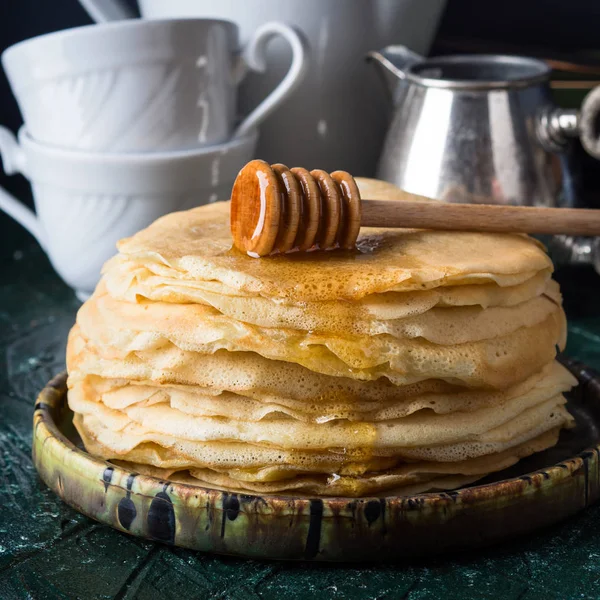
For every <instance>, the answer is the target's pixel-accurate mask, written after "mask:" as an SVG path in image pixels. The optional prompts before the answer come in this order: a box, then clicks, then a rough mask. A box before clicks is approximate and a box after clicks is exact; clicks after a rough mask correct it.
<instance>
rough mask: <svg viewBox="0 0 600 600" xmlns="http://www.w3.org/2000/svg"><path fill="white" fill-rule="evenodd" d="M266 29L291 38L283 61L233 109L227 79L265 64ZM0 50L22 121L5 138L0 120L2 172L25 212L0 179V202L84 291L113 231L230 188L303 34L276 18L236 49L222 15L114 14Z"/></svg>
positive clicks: (301, 55) (298, 58)
mask: <svg viewBox="0 0 600 600" xmlns="http://www.w3.org/2000/svg"><path fill="white" fill-rule="evenodd" d="M276 36H280V37H282V38H284V39H285V40H286V41H287V42H288V43H289V45H290V47H291V49H292V54H293V60H292V64H291V66H290V69H289V71H288V73H287V74H286V76H285V77H284V78H283V80H282V81H281V82H280V83H279V85H278V86H277V87H276V88H275V89H274V90H273V91H272V92H271V93H270V94H269V95H268V97H267V98H266V99H264V100H263V101H262V102H261V104H260V105H259V106H258V107H257V108H256V109H254V110H253V111H252V112H251V114H250V115H248V116H247V117H245V119H243V120H242V122H241V123H238V122H237V120H236V104H237V97H236V95H237V86H238V84H239V83H240V81H241V80H242V79H243V77H244V76H245V74H246V73H247V72H248V71H250V70H254V71H261V72H262V71H264V69H265V49H266V46H267V44H268V42H269V40H270V39H271V38H273V37H276ZM2 64H3V66H4V70H5V72H6V74H7V77H8V79H9V82H10V85H11V87H12V90H13V93H14V95H15V97H16V99H17V102H18V104H19V107H20V109H21V112H22V114H23V119H24V125H23V127H22V129H21V131H20V132H19V136H18V140H17V139H16V138H15V136H14V135H13V134H12V132H10V131H9V130H7V129H5V128H3V127H0V155H1V157H2V163H3V167H4V171H5V172H6V173H7V174H12V173H17V172H19V173H22V174H23V175H25V176H26V177H27V178H28V179H29V180H30V182H31V185H32V189H33V195H34V201H35V209H36V214H34V213H33V212H32V211H30V210H29V209H28V208H26V207H25V206H24V205H23V204H22V203H20V202H19V201H18V200H16V199H15V198H13V197H12V196H11V195H10V194H8V193H7V192H6V191H5V190H2V189H1V188H0V208H1V209H3V210H4V211H5V212H6V213H8V214H9V215H10V216H12V217H13V218H14V219H15V220H17V221H18V222H19V223H21V225H23V226H24V227H26V228H27V229H28V230H29V231H30V232H31V233H32V234H33V235H34V236H35V237H36V238H37V240H38V241H39V243H40V244H41V246H42V247H43V248H44V250H45V251H46V252H47V253H48V256H49V258H50V260H51V262H52V264H53V266H54V268H55V269H56V271H57V272H58V273H59V275H61V277H62V278H63V279H64V280H65V281H66V282H67V283H68V284H69V285H70V286H71V287H73V288H74V289H75V292H76V294H77V295H78V297H79V298H81V299H85V298H86V297H87V296H89V294H90V293H91V292H92V291H93V289H94V287H95V285H96V283H97V281H98V279H99V276H100V269H101V266H102V264H103V263H104V261H105V260H106V259H108V258H109V257H110V256H111V255H113V254H114V252H115V244H116V242H117V241H118V240H119V239H120V238H122V237H127V236H129V235H132V234H133V233H135V232H136V231H138V230H139V229H141V228H143V227H146V226H147V225H149V224H150V223H151V222H152V221H154V220H155V219H156V218H158V217H159V216H161V215H163V214H166V213H168V212H172V211H174V210H183V209H186V208H191V207H193V206H199V205H201V204H206V203H208V202H213V201H215V200H222V199H226V198H228V197H229V193H230V191H231V186H232V184H233V181H234V179H235V176H236V175H237V173H238V171H239V169H240V168H241V167H242V166H243V165H244V164H245V163H246V162H248V161H249V160H250V159H252V158H253V153H254V149H255V146H256V140H257V135H258V133H257V127H258V126H259V124H260V123H261V121H262V120H263V119H264V118H265V117H266V116H268V115H269V114H270V113H271V112H272V111H273V110H275V109H276V108H277V106H278V105H279V104H280V103H281V102H282V101H283V100H284V99H285V98H286V97H287V96H288V95H289V94H291V93H292V92H293V90H294V89H295V87H296V86H297V85H298V84H299V83H300V81H301V79H302V76H303V74H304V70H305V64H306V44H305V42H304V41H303V39H302V38H301V37H300V36H299V35H298V33H297V32H296V31H294V30H293V29H292V28H290V27H288V26H287V25H284V24H282V23H276V22H272V23H266V24H265V25H263V26H262V27H260V28H258V29H257V30H256V32H255V33H254V35H253V37H252V38H251V40H250V42H249V43H248V44H247V45H246V47H245V48H243V49H241V50H240V49H239V46H238V30H237V26H236V25H235V24H234V23H231V22H228V21H221V20H212V19H186V20H165V21H140V20H127V21H120V22H115V23H105V24H98V25H91V26H87V27H78V28H75V29H68V30H65V31H60V32H56V33H51V34H47V35H43V36H39V37H36V38H32V39H30V40H26V41H24V42H20V43H18V44H15V45H14V46H11V47H10V48H8V49H7V50H5V51H4V53H3V54H2Z"/></svg>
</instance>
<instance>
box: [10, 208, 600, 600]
mask: <svg viewBox="0 0 600 600" xmlns="http://www.w3.org/2000/svg"><path fill="white" fill-rule="evenodd" d="M3 224H4V225H6V227H0V240H1V243H2V246H0V599H2V600H13V599H25V598H34V599H43V600H46V599H50V600H53V599H59V598H60V599H71V598H83V599H86V600H88V599H101V598H102V599H112V598H115V599H117V598H119V599H132V598H138V599H140V600H154V599H157V600H170V599H171V598H173V599H177V600H181V599H188V598H202V599H204V598H214V599H217V598H223V599H238V598H239V599H244V600H252V599H259V598H263V599H271V598H273V599H277V600H287V599H292V598H305V597H310V598H311V599H321V598H322V599H328V600H329V599H335V598H361V599H372V600H375V599H384V598H389V599H393V598H404V599H410V600H416V599H436V598H444V599H445V600H453V599H455V598H456V599H463V598H482V599H483V598H490V599H494V600H501V599H505V598H506V599H514V600H517V599H519V600H542V599H544V600H547V599H560V600H567V599H571V598H573V599H574V598H590V599H592V598H594V599H595V598H599V597H600V506H595V507H592V508H590V509H588V510H587V511H585V512H584V513H582V514H579V515H577V516H575V517H573V518H571V519H570V520H568V521H567V522H565V523H562V524H560V525H557V526H554V527H552V528H550V529H547V530H545V531H542V532H540V533H538V534H536V535H533V536H531V537H529V538H527V539H520V540H516V541H512V542H509V543H505V544H503V545H501V546H496V547H494V548H489V549H485V550H479V551H477V552H469V553H456V554H453V555H451V556H446V557H440V558H436V559H434V560H420V561H418V562H414V563H404V564H400V565H384V566H352V565H324V564H309V563H283V562H281V563H278V562H260V561H254V560H253V561H250V560H240V559H233V558H222V557H217V556H210V555H205V554H202V553H198V552H190V551H186V550H182V549H179V548H170V547H167V546H164V545H161V544H156V543H151V542H145V541H142V540H139V539H135V538H132V537H129V536H127V535H125V534H123V533H120V532H118V531H115V530H113V529H110V528H109V527H106V526H104V525H100V524H98V523H96V522H95V521H92V520H91V519H88V518H87V517H84V516H83V515H80V514H79V513H77V512H76V511H75V510H73V509H71V508H69V507H68V506H66V505H65V504H63V503H62V502H61V501H60V500H59V499H58V498H57V497H55V495H54V494H53V493H52V492H50V491H49V490H48V489H47V488H46V487H45V485H44V484H43V483H41V481H40V480H39V479H38V478H37V476H36V472H35V469H34V467H33V464H32V462H31V458H30V447H31V421H32V413H33V402H34V399H35V397H36V395H37V392H38V391H39V390H40V389H41V388H42V387H43V386H44V384H45V383H46V381H47V380H48V379H50V377H51V376H52V375H54V374H55V373H57V372H59V371H61V370H62V369H63V368H64V348H65V340H66V335H67V332H68V330H69V328H70V326H71V324H72V323H73V320H74V316H75V313H76V311H77V308H78V306H79V302H78V301H77V300H76V299H75V297H74V295H73V293H72V292H71V291H70V290H69V288H67V287H66V286H65V284H63V283H62V282H61V281H60V279H59V278H58V276H57V275H56V274H55V273H54V271H53V270H52V267H51V266H50V264H49V262H48V261H47V259H46V258H45V256H44V254H43V253H42V251H41V250H40V248H39V247H38V246H37V245H36V244H35V243H34V242H32V241H31V240H30V239H29V238H27V237H25V236H24V235H21V234H20V233H18V232H17V233H16V234H15V233H14V230H15V228H16V226H14V225H12V223H10V222H8V223H7V222H6V221H5V222H4V223H2V220H1V219H0V225H3ZM7 228H9V229H7ZM2 233H6V235H4V236H2V235H1V234H2ZM557 278H558V279H559V281H560V282H561V284H562V286H563V293H564V294H565V306H566V309H567V313H568V315H569V317H570V326H569V345H568V348H567V353H568V354H569V355H570V356H573V357H575V358H578V359H579V360H583V361H585V362H587V363H588V364H589V365H590V366H593V367H596V368H600V317H599V315H600V310H599V309H598V308H599V307H598V300H597V299H598V297H599V292H600V277H598V276H597V275H595V274H594V273H593V272H591V270H587V269H583V268H582V269H577V270H574V269H568V270H563V271H562V272H560V271H559V272H558V274H557ZM567 292H568V293H567ZM440 534H441V535H443V532H440Z"/></svg>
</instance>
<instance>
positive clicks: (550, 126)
mask: <svg viewBox="0 0 600 600" xmlns="http://www.w3.org/2000/svg"><path fill="white" fill-rule="evenodd" d="M538 134H539V138H540V142H541V143H542V146H544V147H545V148H546V149H547V150H550V151H551V152H561V151H562V150H564V147H565V144H566V143H567V142H568V140H569V139H570V138H576V137H579V139H580V140H581V145H582V146H583V147H584V149H585V151H586V152H587V153H588V154H589V155H590V156H592V157H593V158H596V159H598V160H600V86H598V87H595V88H594V89H593V90H591V91H590V92H589V93H588V95H587V96H586V97H585V98H584V99H583V103H582V105H581V110H579V111H578V110H575V109H565V108H556V107H551V108H550V109H546V110H544V111H543V112H542V113H541V114H540V118H539V121H538Z"/></svg>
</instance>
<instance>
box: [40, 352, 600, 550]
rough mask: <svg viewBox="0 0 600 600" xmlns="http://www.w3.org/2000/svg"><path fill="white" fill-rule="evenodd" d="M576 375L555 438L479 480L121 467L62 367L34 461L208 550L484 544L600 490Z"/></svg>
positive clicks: (121, 523)
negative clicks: (350, 485)
mask: <svg viewBox="0 0 600 600" xmlns="http://www.w3.org/2000/svg"><path fill="white" fill-rule="evenodd" d="M563 362H564V364H565V365H566V366H567V367H569V369H571V371H572V372H573V373H574V374H575V375H576V376H577V378H578V380H579V382H580V383H579V386H578V387H577V388H576V389H575V390H573V391H572V392H571V393H570V394H569V395H568V398H569V403H568V407H569V410H570V411H571V412H572V414H573V415H574V416H575V418H576V421H577V427H576V428H575V429H572V430H570V431H564V432H563V433H562V434H561V437H560V440H559V443H558V445H557V446H555V447H554V448H551V449H549V450H546V451H544V452H541V453H539V454H537V455H535V456H532V457H529V458H527V459H524V460H522V461H521V462H519V463H518V464H517V465H515V466H514V467H511V468H510V469H507V470H505V471H502V472H501V473H496V474H494V475H493V476H490V477H488V478H486V479H484V480H481V481H480V482H478V484H477V485H473V486H469V487H465V488H462V489H460V490H456V491H451V492H442V493H430V494H419V495H416V496H402V497H397V496H391V497H386V498H358V499H357V498H294V497H288V496H257V495H245V494H234V493H227V492H222V491H219V490H211V489H209V488H206V487H200V486H194V485H183V484H179V483H174V482H169V481H163V480H159V479H156V478H154V477H148V476H145V475H139V474H137V473H133V472H131V471H127V470H125V469H122V468H120V467H117V466H115V465H112V464H110V463H108V462H106V461H103V460H99V459H97V458H94V457H93V456H91V455H89V454H88V453H87V452H85V450H83V449H82V448H83V447H82V445H81V441H80V440H79V438H78V436H77V433H76V432H75V429H74V427H73V425H72V416H73V415H72V413H71V412H70V410H69V408H68V406H67V403H66V392H67V389H66V374H65V373H62V374H60V375H58V376H57V377H55V378H54V379H53V380H52V381H50V382H49V383H48V384H47V386H46V387H45V388H44V389H43V390H42V392H41V393H40V395H39V397H38V399H37V402H36V404H35V412H34V420H33V427H34V434H33V461H34V464H35V466H36V468H37V470H38V473H39V475H40V477H41V478H42V479H43V481H44V482H45V483H46V484H47V485H48V486H49V487H50V488H51V489H52V490H53V491H54V492H56V493H57V494H58V495H59V496H60V497H61V498H62V499H63V500H64V501H65V502H67V503H68V504H70V505H71V506H73V507H74V508H76V509H77V510H79V511H80V512H82V513H84V514H86V515H88V516H89V517H92V518H94V519H96V520H98V521H100V522H102V523H106V524H107V525H110V526H112V527H114V528H116V529H119V530H121V531H124V532H127V533H129V534H131V535H135V536H140V537H143V538H147V539H151V540H157V541H161V542H165V543H167V544H174V545H176V546H182V547H185V548H192V549H196V550H202V551H206V552H215V553H220V554H230V555H237V556H245V557H250V558H270V559H288V560H323V561H369V562H372V561H390V560H397V559H402V558H406V557H416V556H423V555H428V554H438V553H442V552H447V551H450V550H457V549H462V548H467V547H474V546H481V545H486V544H491V543H494V542H498V541H500V540H503V539H507V538H510V537H514V536H516V535H522V534H526V533H530V532H533V531H534V530H536V529H538V528H540V527H544V526H547V525H550V524H552V523H556V522H558V521H560V520H561V519H564V518H566V517H567V516H569V515H572V514H574V513H576V512H578V511H580V510H582V509H584V508H585V507H587V506H588V505H590V504H592V503H594V502H596V501H597V500H598V498H599V497H600V471H599V452H600V446H599V444H600V376H598V374H596V373H594V372H592V371H591V370H589V369H587V368H586V367H585V366H583V365H582V364H580V363H575V362H574V361H570V360H568V359H564V360H563Z"/></svg>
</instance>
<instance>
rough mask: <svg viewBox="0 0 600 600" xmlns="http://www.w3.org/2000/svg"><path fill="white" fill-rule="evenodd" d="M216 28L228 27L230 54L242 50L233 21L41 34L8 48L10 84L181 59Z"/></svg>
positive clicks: (132, 24)
mask: <svg viewBox="0 0 600 600" xmlns="http://www.w3.org/2000/svg"><path fill="white" fill-rule="evenodd" d="M215 26H221V27H223V28H224V29H225V30H227V32H228V45H229V51H230V53H234V52H236V51H238V49H239V48H238V46H239V27H238V26H237V25H236V24H235V23H234V22H233V21H227V20H225V19H156V20H142V19H130V20H126V21H115V22H111V23H101V24H97V25H82V26H80V27H73V28H70V29H63V30H61V31H54V32H52V33H46V34H42V35H38V36H35V37H32V38H29V39H26V40H23V41H20V42H17V43H16V44H13V45H12V46H9V47H8V48H6V50H4V51H3V52H2V54H1V60H2V65H3V67H4V70H5V72H6V74H7V76H8V79H9V81H10V84H11V87H12V88H13V89H15V90H17V91H18V90H22V89H26V88H27V87H28V86H31V85H35V84H36V83H37V82H41V81H48V80H53V79H55V78H57V77H63V76H70V75H74V74H76V73H78V72H80V71H82V70H84V71H89V70H94V69H105V68H112V67H114V66H115V65H117V64H119V65H120V64H123V65H125V64H127V65H136V64H139V65H141V64H143V63H146V62H148V61H152V60H154V61H156V60H165V59H166V58H172V57H177V58H179V57H180V56H181V55H182V54H186V50H187V49H188V48H189V47H191V45H190V40H199V39H201V38H202V35H203V33H204V30H208V29H210V28H211V27H215ZM173 30H177V35H175V34H173V33H171V32H172V31H173ZM160 40H163V41H164V43H159V41H160Z"/></svg>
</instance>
